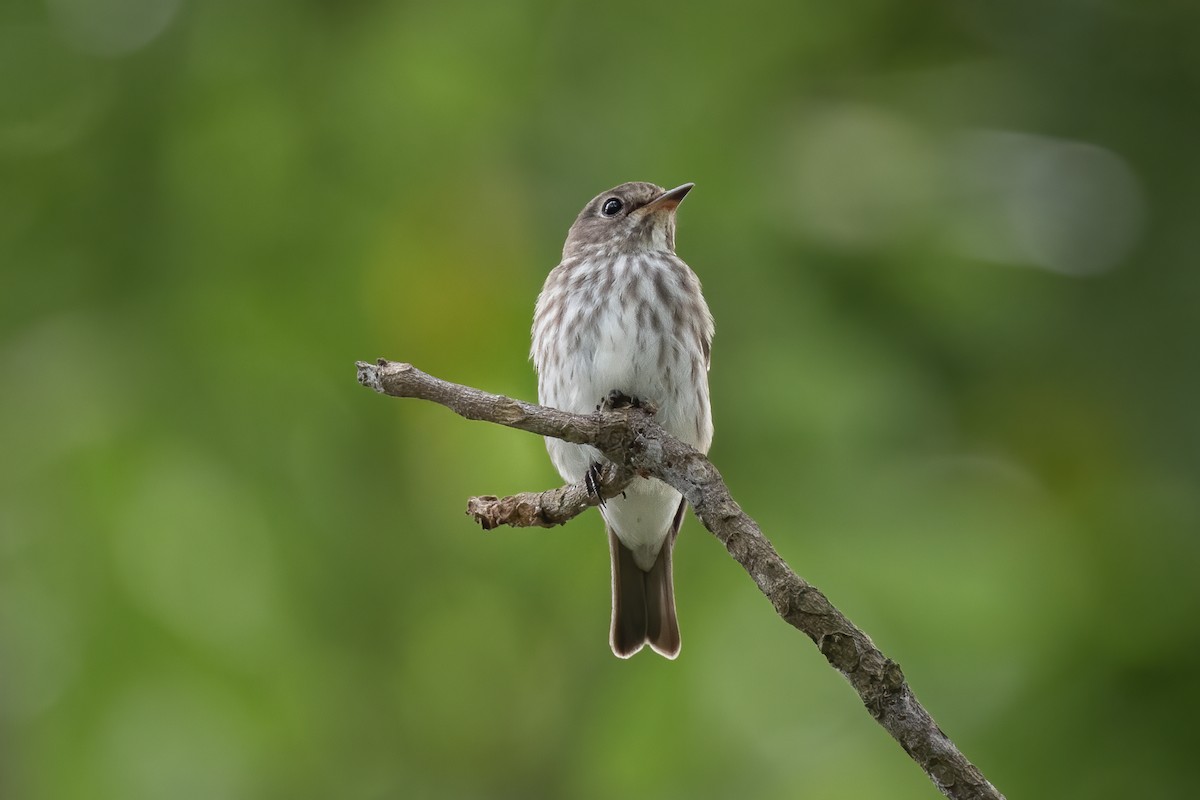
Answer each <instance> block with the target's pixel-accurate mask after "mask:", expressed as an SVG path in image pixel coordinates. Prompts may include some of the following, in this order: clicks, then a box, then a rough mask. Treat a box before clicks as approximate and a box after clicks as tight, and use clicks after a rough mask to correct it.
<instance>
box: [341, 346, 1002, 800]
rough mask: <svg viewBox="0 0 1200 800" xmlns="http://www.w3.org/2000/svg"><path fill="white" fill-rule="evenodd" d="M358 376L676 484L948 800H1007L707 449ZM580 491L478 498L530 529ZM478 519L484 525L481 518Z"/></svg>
mask: <svg viewBox="0 0 1200 800" xmlns="http://www.w3.org/2000/svg"><path fill="white" fill-rule="evenodd" d="M358 380H359V383H362V384H363V385H365V386H370V387H371V388H373V389H374V390H375V391H377V392H381V393H383V394H387V395H391V396H393V397H413V398H418V399H422V400H432V401H434V402H436V403H440V404H441V405H444V406H446V407H447V408H449V409H451V410H452V411H454V412H455V413H457V414H460V415H461V416H464V417H466V418H468V419H476V420H484V421H487V422H494V423H497V424H499V425H505V426H508V427H510V428H518V429H520V430H524V431H529V432H531V433H537V434H540V435H542V436H553V437H556V438H559V439H563V440H565V441H568V442H574V443H576V444H590V445H592V446H594V447H596V448H597V449H598V450H600V451H601V452H602V453H604V455H605V456H606V457H608V458H609V459H610V460H611V461H612V462H613V463H614V464H616V465H618V466H619V467H622V468H624V470H627V471H628V472H627V474H635V473H636V474H639V475H644V476H651V477H655V478H658V479H659V480H661V481H663V482H665V483H668V484H670V485H671V486H673V487H674V488H675V489H677V490H678V491H680V492H681V493H682V494H683V496H684V497H686V498H687V500H688V503H690V504H691V506H692V508H693V509H694V510H695V512H696V516H697V517H699V518H700V521H701V522H702V523H703V524H704V527H705V528H707V529H708V530H709V531H710V532H711V533H712V534H713V535H714V536H716V537H717V539H719V540H720V541H721V543H722V544H724V545H725V548H726V549H727V550H728V551H729V554H730V555H731V556H733V558H734V559H735V560H736V561H737V562H738V563H739V564H741V565H742V567H743V568H744V569H745V570H746V572H748V573H749V574H750V577H751V578H753V579H754V582H755V583H756V584H757V585H758V588H759V589H760V590H761V591H762V593H763V594H764V595H766V596H767V599H768V600H770V601H771V604H772V605H773V606H774V607H775V611H776V612H777V613H778V614H779V616H781V617H782V618H783V619H784V620H785V621H786V622H787V623H788V624H790V625H792V626H793V627H795V628H796V629H798V630H800V631H801V632H803V633H804V634H805V635H806V636H808V637H809V638H810V639H812V641H813V642H814V643H815V644H816V645H817V647H818V649H820V651H821V653H822V654H823V655H824V656H825V658H826V660H828V661H829V663H830V664H831V665H832V666H833V667H834V668H835V669H837V670H838V672H840V673H842V675H843V676H845V678H846V680H848V681H849V682H850V685H851V686H852V687H854V690H855V691H856V692H858V696H859V697H860V698H862V701H863V704H864V705H865V706H866V707H867V710H868V711H869V712H870V713H871V716H872V717H874V718H875V720H876V721H877V722H878V723H879V724H880V725H882V726H883V727H884V729H885V730H887V732H888V733H890V734H891V735H892V737H893V738H894V739H895V740H896V741H897V742H899V743H900V746H901V747H903V748H904V751H905V752H906V753H908V755H909V756H910V757H911V758H912V760H913V761H915V762H916V763H917V765H918V766H920V767H921V769H922V770H924V771H925V774H926V775H928V776H929V779H930V780H931V781H933V783H934V785H935V786H936V787H937V788H938V789H939V790H940V791H941V792H942V793H943V794H944V795H946V796H947V797H950V798H954V799H955V800H968V799H969V800H977V799H979V800H983V799H984V798H988V799H990V800H997V799H999V800H1003V795H1002V794H1001V793H1000V792H999V791H998V790H997V789H996V788H995V787H994V786H992V784H991V783H989V782H988V781H987V779H986V778H984V777H983V774H982V773H981V772H980V771H979V770H978V769H977V768H976V767H975V766H974V765H973V764H972V763H971V762H970V761H968V760H967V758H966V757H965V756H964V755H963V754H962V753H961V752H960V751H959V749H958V748H957V747H956V746H955V745H954V742H952V741H951V740H950V739H949V737H947V736H946V735H945V734H944V733H942V730H941V729H940V728H939V727H938V726H937V723H936V722H934V720H933V718H932V717H931V716H930V715H929V712H927V711H926V710H925V708H924V707H923V706H922V705H921V704H920V702H918V701H917V698H916V697H915V696H914V695H913V693H912V690H911V689H910V688H909V685H908V682H907V681H906V680H905V679H904V674H903V673H902V672H901V671H900V666H899V665H898V664H896V662H894V661H892V660H891V659H889V658H887V657H886V656H885V655H884V654H883V653H882V652H880V650H879V648H877V647H876V646H875V644H874V642H872V641H871V639H870V637H869V636H867V635H866V634H865V633H863V632H862V631H861V630H859V628H858V627H857V626H855V625H854V623H852V622H851V621H850V620H849V619H847V618H846V616H845V615H844V614H842V612H840V611H838V609H837V608H835V607H834V606H833V604H832V603H830V602H829V600H828V599H827V598H826V597H825V595H824V594H822V593H821V592H820V591H819V590H818V589H817V588H816V587H814V586H812V585H811V584H810V583H808V582H807V581H805V580H804V579H803V578H801V577H800V576H798V575H797V574H796V573H795V572H793V571H792V569H791V568H790V567H789V566H788V565H787V563H786V562H785V561H784V560H783V559H782V558H781V557H780V556H779V554H778V553H777V552H775V548H774V547H773V546H772V545H771V543H770V542H769V541H767V539H766V537H765V536H763V534H762V531H761V530H760V529H759V527H758V524H757V523H756V522H755V521H754V520H752V519H751V518H750V517H749V516H747V515H746V513H745V512H744V511H742V509H741V507H740V506H739V505H738V504H737V503H736V502H735V501H734V499H733V498H732V497H731V496H730V494H729V489H728V488H727V487H726V486H725V482H724V480H722V478H721V474H720V473H719V472H718V471H717V468H716V467H714V466H713V465H712V463H711V462H710V461H709V460H708V459H707V458H705V457H704V456H703V455H702V454H701V453H699V452H697V451H696V450H695V449H693V448H691V447H689V446H688V445H686V444H684V443H682V442H680V441H679V440H678V439H675V438H674V437H672V436H670V435H669V434H668V433H667V432H666V431H664V430H663V429H662V428H661V427H660V426H659V425H658V424H657V423H656V422H655V421H654V419H653V417H651V416H650V415H649V414H648V413H646V412H645V411H643V410H641V409H620V410H617V411H609V412H603V413H601V412H597V413H595V414H568V413H566V412H563V411H558V410H556V409H552V408H546V407H544V406H538V405H534V404H532V403H525V402H522V401H520V400H513V399H511V398H508V397H503V396H500V395H494V394H489V393H487V392H483V391H480V390H479V389H473V388H471V387H468V386H460V385H458V384H454V383H449V382H448V381H443V380H441V379H439V378H435V377H433V376H431V375H427V374H425V373H424V372H421V371H420V370H418V369H416V368H414V367H413V366H412V365H410V364H400V363H395V362H390V361H386V360H383V359H381V360H380V361H379V362H378V363H377V364H368V363H366V362H362V361H360V362H358ZM597 399H598V398H597ZM606 484H607V482H606ZM579 489H580V487H574V486H568V487H564V488H563V489H559V490H555V492H561V493H563V494H562V496H561V497H560V496H557V495H555V492H550V493H542V495H536V494H527V495H516V496H514V497H513V498H504V500H492V499H491V498H477V500H485V499H486V500H487V501H488V504H492V503H494V504H496V506H503V505H504V504H505V503H508V502H510V501H511V505H512V507H513V509H514V510H513V511H511V512H507V513H502V512H500V511H497V512H495V516H488V517H487V518H486V519H487V522H491V521H496V523H497V524H501V523H504V524H515V525H520V524H523V522H524V520H535V521H532V522H530V523H528V524H533V525H541V524H543V523H542V522H539V521H536V520H538V519H540V517H541V515H542V514H543V513H545V514H549V515H551V516H552V512H549V511H545V509H546V508H553V509H559V510H564V509H565V510H568V511H569V510H571V509H575V508H576V507H578V510H575V511H574V514H577V513H579V512H580V511H582V510H583V509H584V508H585V507H586V504H584V505H580V503H581V500H580V499H579V498H578V497H577V495H576V494H573V492H577V491H578V490H579ZM618 491H619V490H618ZM613 493H614V494H616V493H617V492H616V491H614V492H613ZM547 494H550V495H555V499H551V500H549V501H548V502H547V503H545V504H543V505H539V502H541V501H540V500H537V499H534V498H541V497H544V496H545V495H547ZM609 496H611V495H609ZM522 504H525V505H522ZM517 508H523V509H525V510H521V511H517V510H515V509H517ZM468 513H474V511H472V510H469V511H468ZM574 514H570V515H569V516H567V515H564V516H561V518H560V517H558V516H554V517H553V519H555V520H559V521H556V522H554V523H550V524H561V522H565V521H566V520H567V519H569V518H570V516H573V515H574ZM551 516H548V517H547V519H550V518H551ZM477 518H478V516H477ZM480 521H481V524H484V525H485V527H487V524H486V522H485V521H484V520H480Z"/></svg>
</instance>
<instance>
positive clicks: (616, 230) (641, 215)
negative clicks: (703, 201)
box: [563, 182, 694, 258]
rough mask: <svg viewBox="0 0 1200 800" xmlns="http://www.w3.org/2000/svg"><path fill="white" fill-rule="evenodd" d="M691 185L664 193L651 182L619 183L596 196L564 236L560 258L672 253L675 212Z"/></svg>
mask: <svg viewBox="0 0 1200 800" xmlns="http://www.w3.org/2000/svg"><path fill="white" fill-rule="evenodd" d="M693 185H694V184H691V183H685V184H683V185H682V186H677V187H675V188H674V189H671V190H669V191H668V190H666V189H663V188H662V187H661V186H655V185H654V184H653V183H641V182H633V183H622V184H621V185H620V186H617V187H614V188H612V189H609V190H608V191H607V192H602V193H600V194H598V195H596V196H595V197H593V198H592V200H591V202H589V203H588V204H587V205H586V206H584V207H583V211H580V212H579V216H578V217H576V219H575V224H573V225H572V226H571V230H570V232H569V233H567V243H566V244H565V245H564V246H563V258H568V257H570V256H572V255H580V254H582V253H584V252H586V251H588V250H593V249H604V250H612V251H614V252H622V253H636V252H641V251H647V250H669V251H671V252H674V251H675V209H676V208H678V207H679V203H680V202H681V201H682V200H683V198H684V196H685V195H687V193H688V192H689V191H691V189H692V186H693Z"/></svg>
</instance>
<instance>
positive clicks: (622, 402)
mask: <svg viewBox="0 0 1200 800" xmlns="http://www.w3.org/2000/svg"><path fill="white" fill-rule="evenodd" d="M618 408H642V409H645V410H646V411H649V412H650V413H651V414H653V413H654V411H655V407H654V404H653V403H650V402H648V401H645V400H642V399H641V398H640V397H634V396H632V395H628V394H625V393H624V392H622V391H621V390H620V389H613V390H612V391H611V392H609V393H608V394H607V395H605V396H604V398H603V399H601V400H600V405H598V406H596V410H597V411H600V410H604V411H615V410H616V409H618Z"/></svg>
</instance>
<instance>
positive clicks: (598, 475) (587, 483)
mask: <svg viewBox="0 0 1200 800" xmlns="http://www.w3.org/2000/svg"><path fill="white" fill-rule="evenodd" d="M603 470H604V467H602V466H601V465H600V462H599V461H593V462H592V465H591V466H590V467H588V468H587V472H585V473H584V474H583V485H584V487H585V488H586V489H587V493H588V497H594V498H596V505H598V506H600V507H601V508H604V495H602V494H600V484H601V483H603V481H604V472H603Z"/></svg>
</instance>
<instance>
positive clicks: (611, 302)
mask: <svg viewBox="0 0 1200 800" xmlns="http://www.w3.org/2000/svg"><path fill="white" fill-rule="evenodd" d="M693 186H694V184H692V183H685V184H683V185H681V186H677V187H676V188H674V189H670V190H667V189H664V188H662V187H661V186H658V185H656V184H653V183H646V182H640V181H638V182H630V183H622V184H620V185H619V186H616V187H614V188H612V189H609V190H608V191H605V192H601V193H600V194H598V195H596V196H595V197H594V198H592V199H591V200H590V201H589V202H588V203H587V205H585V206H584V207H583V210H582V211H580V212H579V215H578V216H577V217H576V219H575V222H574V223H573V224H572V225H571V227H570V230H569V231H568V233H567V238H566V242H565V244H564V245H563V251H562V260H561V261H560V262H559V263H558V265H557V266H556V267H554V269H552V270H551V271H550V273H549V275H547V277H546V281H545V284H544V285H543V287H542V291H541V293H540V294H539V295H538V299H537V304H536V306H535V309H534V316H533V328H532V346H531V348H530V357H531V358H532V360H533V362H534V366H535V368H536V370H537V376H538V401H539V402H540V403H541V404H542V405H545V406H549V407H552V408H557V409H560V410H562V411H569V412H573V413H581V414H582V413H591V412H593V411H595V410H598V408H599V406H600V405H608V406H611V405H612V404H613V403H614V401H615V403H616V404H618V405H620V404H623V403H628V404H634V405H638V404H649V405H652V406H653V407H654V408H655V409H656V412H655V414H656V417H655V418H656V420H657V421H658V423H659V424H660V425H662V427H663V428H664V429H665V430H666V431H667V432H668V433H670V434H671V435H673V436H675V437H676V438H678V439H680V440H682V441H684V442H686V443H687V444H689V445H691V446H692V447H694V448H696V449H697V450H699V451H701V452H702V453H707V452H708V449H709V446H710V445H711V444H712V438H713V423H712V410H711V407H710V403H709V387H708V371H709V364H710V360H711V359H710V356H711V352H712V339H713V330H714V329H713V317H712V314H711V312H710V311H709V308H708V305H707V303H706V302H705V300H704V295H703V293H702V292H701V285H700V279H699V278H698V277H697V276H696V273H694V272H693V271H692V269H691V268H690V267H689V266H688V265H687V264H686V263H685V262H684V261H683V259H681V258H680V257H679V256H678V255H676V253H675V227H676V212H677V209H678V208H679V204H680V203H681V202H682V201H683V199H684V197H686V196H687V194H688V192H690V191H691V190H692V187H693ZM546 447H547V450H548V451H549V454H550V460H551V462H552V463H553V464H554V466H555V468H556V469H557V470H558V472H559V474H560V475H561V476H562V477H563V479H564V480H566V481H568V482H572V483H580V482H584V483H585V484H586V485H588V486H589V487H590V488H594V487H595V486H596V485H597V484H596V476H597V475H599V470H600V469H602V468H603V467H604V465H605V464H606V463H607V462H606V459H605V458H604V457H603V456H602V455H601V453H600V452H599V451H598V450H597V449H596V448H594V447H592V446H590V445H578V444H571V443H568V442H564V441H562V440H560V439H555V438H551V437H547V439H546ZM685 508H686V501H685V500H684V499H683V497H682V495H680V493H679V492H677V491H676V490H675V489H673V488H671V487H670V486H668V485H667V484H665V483H663V482H661V481H659V480H658V479H656V478H647V477H635V478H634V479H633V482H632V483H630V484H629V486H628V487H627V488H626V489H625V491H624V492H623V493H622V494H621V495H618V496H616V497H612V498H609V499H608V500H607V501H605V502H603V503H601V504H600V513H601V515H602V516H603V518H604V523H605V529H606V531H607V533H608V545H609V554H610V556H611V565H612V624H611V629H610V633H609V645H610V647H611V648H612V651H613V653H614V654H615V655H617V656H618V657H620V658H629V657H631V656H633V655H634V654H635V653H637V652H639V651H640V650H641V649H642V648H643V647H644V646H645V645H647V644H648V645H649V646H650V648H651V649H652V650H653V651H654V652H657V653H659V654H660V655H662V656H665V657H666V658H669V659H674V658H676V657H677V656H678V655H679V650H680V638H679V622H678V618H677V614H676V610H675V589H674V581H673V576H672V569H671V554H672V550H673V548H674V546H675V539H676V536H677V535H678V533H679V527H680V525H681V524H682V522H683V516H684V511H685Z"/></svg>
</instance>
